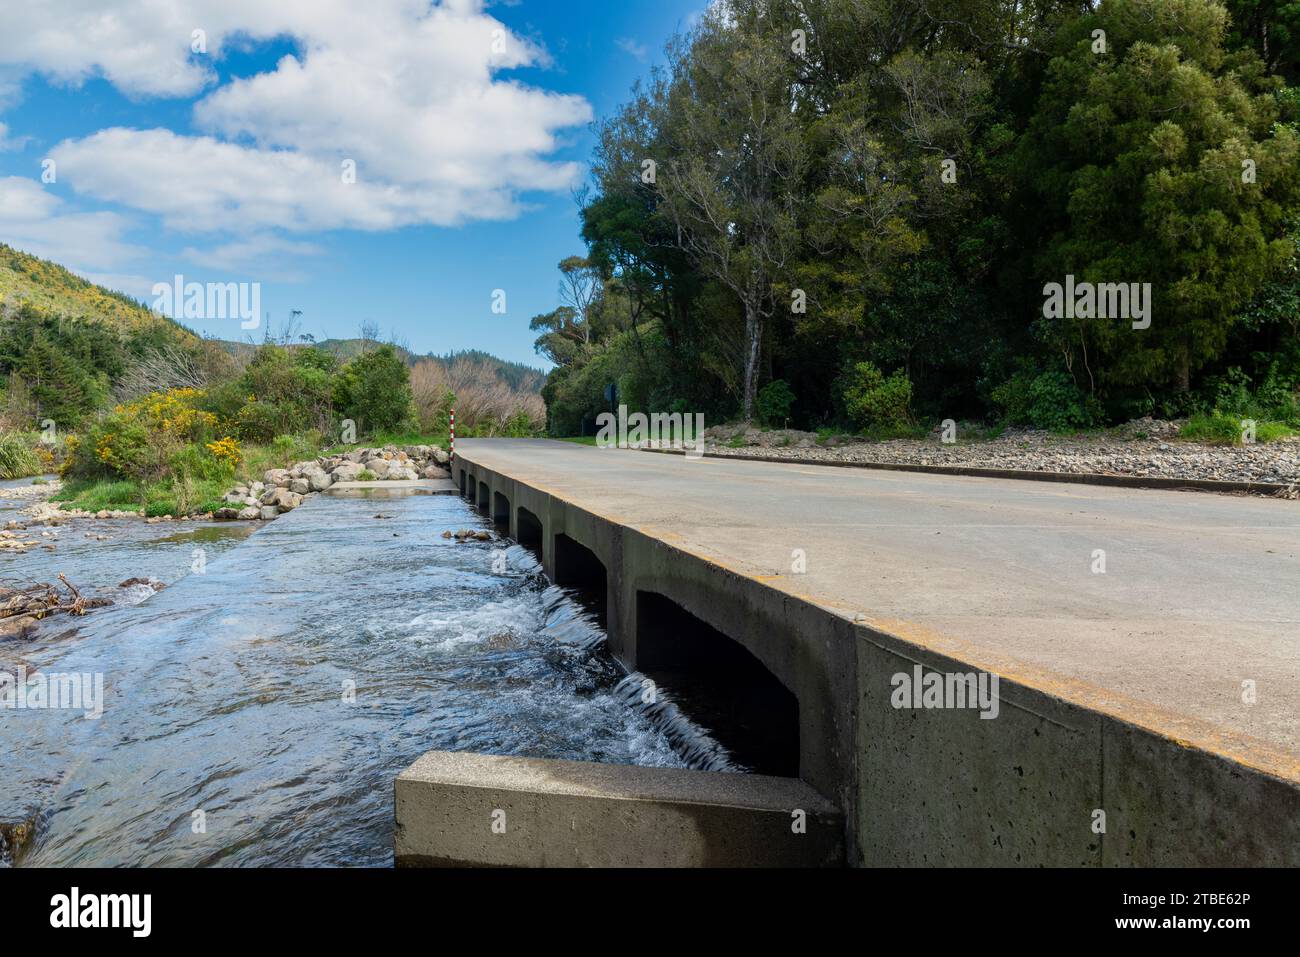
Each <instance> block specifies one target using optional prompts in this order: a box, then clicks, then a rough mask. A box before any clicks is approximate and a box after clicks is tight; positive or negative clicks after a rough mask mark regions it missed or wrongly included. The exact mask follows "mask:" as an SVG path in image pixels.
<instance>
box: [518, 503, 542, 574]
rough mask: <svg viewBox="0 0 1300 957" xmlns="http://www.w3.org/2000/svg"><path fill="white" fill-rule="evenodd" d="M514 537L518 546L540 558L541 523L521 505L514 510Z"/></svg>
mask: <svg viewBox="0 0 1300 957" xmlns="http://www.w3.org/2000/svg"><path fill="white" fill-rule="evenodd" d="M515 537H516V538H517V539H518V540H519V544H520V545H522V546H524V548H526V549H528V550H529V551H531V552H532V553H533V554H534V555H536V556H537V558H538V560H539V561H540V560H541V558H542V521H541V519H539V518H538V517H537V516H536V515H534V514H533V513H532V512H530V511H528V509H526V508H524V507H523V506H522V505H521V506H520V507H519V508H517V509H515Z"/></svg>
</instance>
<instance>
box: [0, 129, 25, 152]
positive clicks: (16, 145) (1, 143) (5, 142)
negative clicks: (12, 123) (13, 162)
mask: <svg viewBox="0 0 1300 957" xmlns="http://www.w3.org/2000/svg"><path fill="white" fill-rule="evenodd" d="M30 139H31V137H30V136H11V135H10V133H9V127H8V126H7V125H6V124H4V123H0V153H4V152H6V151H8V150H20V149H22V148H23V147H24V146H26V145H27V141H28V140H30Z"/></svg>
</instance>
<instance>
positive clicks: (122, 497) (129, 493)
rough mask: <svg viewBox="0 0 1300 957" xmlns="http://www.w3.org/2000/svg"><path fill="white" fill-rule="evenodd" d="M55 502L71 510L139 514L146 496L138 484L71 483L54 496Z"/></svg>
mask: <svg viewBox="0 0 1300 957" xmlns="http://www.w3.org/2000/svg"><path fill="white" fill-rule="evenodd" d="M52 498H53V500H54V501H56V502H60V503H62V504H64V505H67V506H69V507H70V508H84V509H86V510H87V511H91V512H98V511H100V510H101V509H108V510H109V511H110V512H118V511H125V512H139V511H142V510H143V509H144V495H143V494H141V491H140V484H139V483H138V482H127V481H118V482H114V481H109V480H107V479H104V480H101V481H87V480H85V479H80V480H74V481H69V482H67V483H65V484H64V486H63V488H62V489H60V490H59V491H58V492H56V493H55V494H54V495H53V497H52Z"/></svg>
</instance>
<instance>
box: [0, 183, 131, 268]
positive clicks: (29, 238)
mask: <svg viewBox="0 0 1300 957" xmlns="http://www.w3.org/2000/svg"><path fill="white" fill-rule="evenodd" d="M130 226H131V223H130V222H128V221H127V220H126V219H125V218H124V217H123V216H121V215H120V214H118V213H113V212H105V211H100V212H77V211H75V210H69V209H68V207H67V204H66V203H65V202H64V201H63V200H61V199H60V198H59V197H57V196H55V195H54V194H53V193H51V192H49V191H47V190H45V189H43V188H42V187H41V184H40V183H37V182H36V181H34V180H30V179H25V178H23V177H21V176H7V177H0V237H3V238H4V241H5V242H6V243H8V244H9V245H10V246H13V247H15V248H16V249H21V250H23V251H25V252H29V253H32V254H33V255H36V256H41V257H43V258H45V259H53V260H56V261H57V262H59V263H61V264H62V265H65V266H67V267H69V268H71V269H77V270H89V269H115V268H117V267H118V266H121V265H123V264H125V263H128V262H131V261H132V260H134V259H136V258H138V257H139V256H140V254H141V253H142V252H143V250H141V249H139V248H138V247H136V246H133V245H132V244H130V243H129V242H127V241H126V240H125V238H124V237H125V234H126V233H127V231H128V230H129V228H130Z"/></svg>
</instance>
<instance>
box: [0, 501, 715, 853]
mask: <svg viewBox="0 0 1300 957" xmlns="http://www.w3.org/2000/svg"><path fill="white" fill-rule="evenodd" d="M3 484H4V485H8V486H12V485H14V484H19V483H3ZM21 484H28V483H21ZM4 495H5V489H4V487H3V486H0V523H3V521H4V520H7V519H9V518H13V517H16V509H17V508H18V507H19V506H20V505H21V504H22V503H16V502H12V501H10V502H5V501H4ZM489 527H490V526H489V525H488V523H487V522H486V520H485V519H483V518H482V517H480V516H479V515H478V514H477V513H476V512H474V511H473V510H472V509H471V508H470V507H469V506H468V505H467V504H466V503H464V502H463V501H462V500H461V499H459V498H457V497H456V496H451V495H404V496H401V497H382V498H381V497H357V498H343V497H336V496H329V495H316V496H312V497H311V498H309V499H308V500H307V502H306V503H304V505H303V506H302V507H300V508H298V509H296V510H295V511H293V512H290V513H289V514H287V515H283V516H281V517H280V518H279V519H277V520H276V521H275V522H271V523H267V524H265V525H262V526H259V527H257V529H256V532H255V534H249V533H250V531H251V530H252V528H251V527H250V526H249V525H246V524H243V523H240V524H220V525H217V524H199V523H191V522H168V523H159V524H154V525H148V524H145V523H144V522H142V521H138V520H117V521H113V520H106V521H95V520H82V521H69V522H67V523H65V524H63V525H61V526H59V527H57V528H54V529H52V531H53V532H56V533H57V535H58V538H57V540H54V539H45V538H41V537H40V536H41V531H42V527H41V526H33V527H32V528H31V529H30V530H29V531H28V532H27V533H26V535H27V537H34V538H37V539H39V540H40V541H41V542H42V543H45V544H54V546H55V547H54V548H53V549H46V548H41V547H37V548H34V549H32V550H31V551H29V552H27V553H26V554H22V555H17V554H11V553H0V578H4V579H9V580H14V579H21V580H27V581H54V580H55V577H56V575H57V574H58V573H59V572H63V573H65V574H66V575H67V577H68V579H69V580H70V581H72V582H73V583H74V584H75V585H77V586H79V587H81V589H82V590H83V592H86V593H88V594H95V595H106V596H111V597H113V598H114V599H115V600H116V601H117V602H118V604H115V605H113V606H111V607H106V608H101V609H97V610H94V611H91V612H89V613H88V614H87V615H86V616H85V617H83V618H70V617H66V616H59V617H57V618H54V619H51V620H50V621H48V622H47V623H46V624H45V625H44V627H43V629H42V630H41V631H40V632H39V633H38V634H37V635H36V636H35V637H34V638H31V639H27V640H20V639H8V640H0V671H7V672H9V673H10V674H12V675H17V674H18V670H19V668H20V666H25V667H26V670H27V673H28V674H29V675H31V674H32V673H33V672H39V673H41V674H52V673H55V672H59V673H77V674H85V675H101V676H102V681H103V715H102V717H99V718H97V719H96V718H91V719H88V718H87V717H86V716H85V713H84V712H83V711H81V710H72V709H66V708H63V709H42V708H36V709H33V708H23V709H0V822H5V821H9V822H13V821H24V820H29V821H33V822H34V823H35V837H34V838H33V839H32V840H31V842H30V843H29V844H28V847H27V849H26V851H25V852H23V853H22V854H20V855H19V857H18V861H17V863H19V864H21V865H24V866H28V865H38V866H50V865H186V866H189V865H193V866H206V865H367V866H388V865H391V863H392V832H393V809H392V784H393V779H394V778H395V777H396V776H397V775H398V774H399V773H400V772H401V771H402V770H403V769H404V768H406V767H407V766H408V765H409V764H410V763H411V762H412V761H414V760H415V759H416V758H417V757H419V756H420V755H421V754H422V753H424V752H425V751H428V750H431V749H446V750H471V751H481V752H488V753H495V754H518V755H530V756H536V757H553V758H570V759H577V760H585V761H605V762H617V763H626V764H642V765H659V766H673V767H685V766H696V767H711V768H721V769H729V768H730V767H731V765H730V763H729V760H728V757H727V755H726V753H725V752H724V751H723V750H722V749H721V748H720V747H719V746H718V745H717V743H716V742H715V741H713V740H712V739H711V738H709V737H708V736H707V734H705V733H704V732H702V731H701V730H700V729H698V728H696V727H694V726H693V725H691V723H690V722H689V721H688V720H686V719H685V718H683V717H682V716H681V715H679V714H677V713H676V712H675V709H673V708H672V706H671V705H670V704H669V705H667V711H665V705H664V704H662V703H661V704H660V705H659V706H658V707H657V708H650V709H647V708H645V707H640V706H639V705H638V700H637V696H636V694H635V692H636V690H637V687H638V683H637V682H636V681H635V679H636V676H635V675H634V676H632V678H625V676H624V675H623V673H622V672H621V671H620V670H619V669H618V668H617V667H616V665H615V664H614V663H613V662H612V660H611V659H610V658H609V656H608V655H607V654H606V653H605V651H604V649H603V647H602V644H601V641H602V637H603V636H601V634H600V633H599V632H598V631H597V630H596V628H595V626H594V625H593V624H592V622H591V621H590V619H589V618H588V617H587V616H586V615H585V614H584V613H583V612H582V610H581V607H580V605H579V604H578V603H577V602H576V601H575V600H574V598H573V596H570V595H568V594H566V593H565V592H563V591H561V590H560V589H557V588H554V587H550V586H549V583H548V582H547V581H546V579H545V577H544V576H543V575H542V573H541V569H540V567H539V566H538V563H537V562H536V560H535V559H534V558H533V557H532V555H531V554H530V553H528V552H527V551H525V550H524V549H521V548H519V547H518V546H514V545H512V544H511V543H510V542H508V541H504V540H501V539H498V538H496V537H495V536H494V540H493V541H490V542H478V541H468V542H456V541H454V540H452V539H444V538H442V537H441V535H442V532H443V531H444V530H447V529H452V530H454V529H457V528H473V529H484V530H487V529H489ZM101 536H103V537H101ZM136 577H152V578H154V579H158V580H161V581H162V582H165V583H166V587H165V588H163V589H162V590H160V591H158V592H156V593H155V592H154V590H153V588H151V587H150V586H148V585H134V586H130V587H128V588H119V587H117V586H118V583H119V582H120V581H122V580H125V579H129V578H136ZM353 692H354V693H353ZM196 812H200V813H196ZM5 863H8V862H5Z"/></svg>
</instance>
